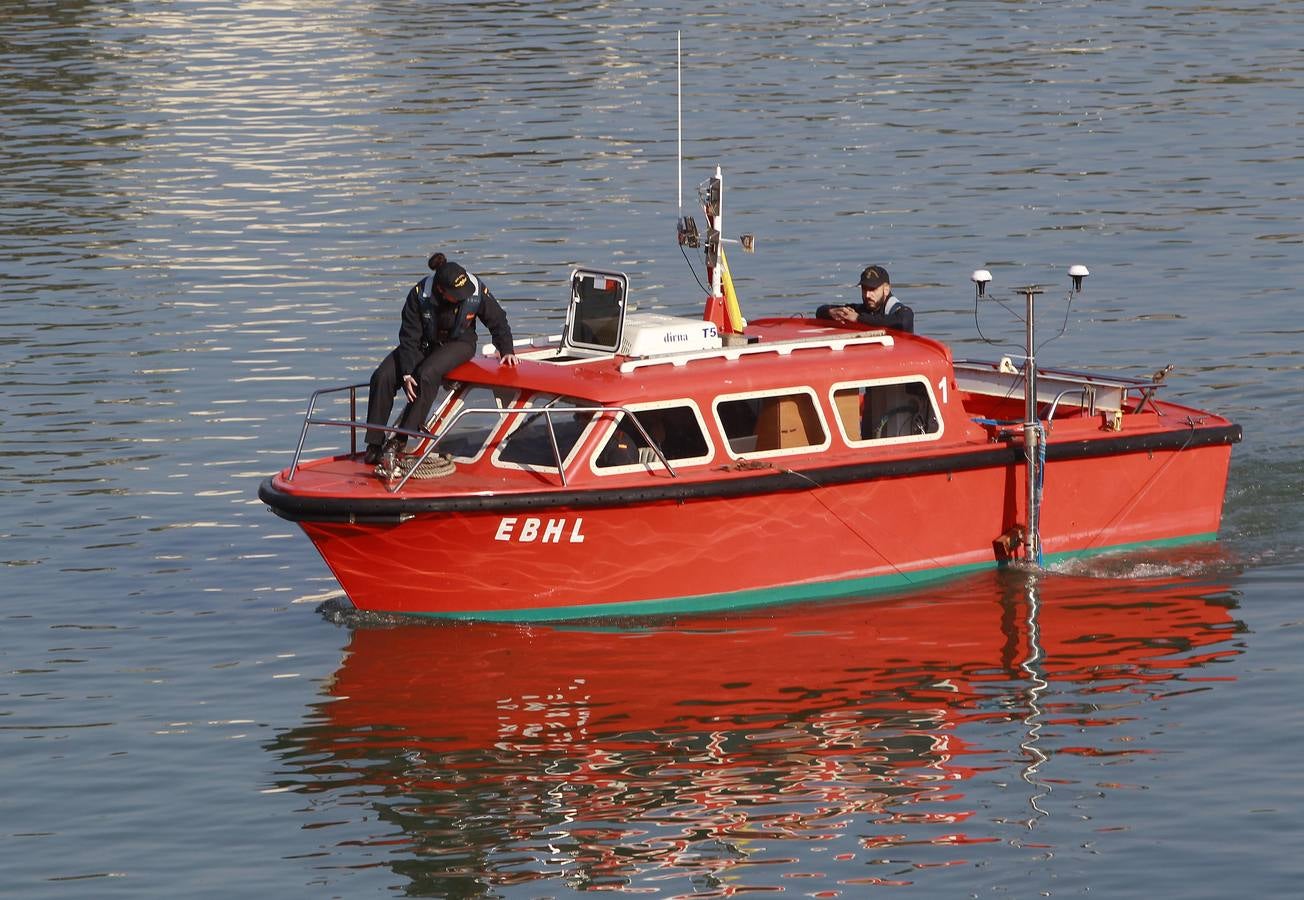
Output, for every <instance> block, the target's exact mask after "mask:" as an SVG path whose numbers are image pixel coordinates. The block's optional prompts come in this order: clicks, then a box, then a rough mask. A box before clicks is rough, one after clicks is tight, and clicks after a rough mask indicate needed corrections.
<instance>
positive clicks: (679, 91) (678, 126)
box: [675, 31, 684, 216]
mask: <svg viewBox="0 0 1304 900" xmlns="http://www.w3.org/2000/svg"><path fill="white" fill-rule="evenodd" d="M679 39H680V32H678V31H676V32H675V134H676V141H677V144H676V148H675V158H676V160H677V161H678V170H679V197H678V199H679V205H678V206H677V207H676V209H678V210H679V215H680V216H682V215H683V214H684V62H683V56H682V51H681V49H680V44H679Z"/></svg>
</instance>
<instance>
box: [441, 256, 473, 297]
mask: <svg viewBox="0 0 1304 900" xmlns="http://www.w3.org/2000/svg"><path fill="white" fill-rule="evenodd" d="M435 284H436V285H438V286H439V289H440V290H441V291H443V293H444V295H445V296H447V297H450V298H452V299H453V300H455V301H457V302H458V303H461V302H462V301H463V300H465V299H466V298H467V297H470V296H471V295H472V294H474V293H475V282H473V281H472V280H471V276H470V275H468V274H466V269H463V268H462V267H461V266H459V265H458V264H457V263H455V262H446V263H444V264H443V265H442V266H440V267H439V268H438V269H436V270H435Z"/></svg>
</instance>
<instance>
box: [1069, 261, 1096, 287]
mask: <svg viewBox="0 0 1304 900" xmlns="http://www.w3.org/2000/svg"><path fill="white" fill-rule="evenodd" d="M1090 274H1091V273H1090V272H1088V271H1087V267H1086V266H1069V277H1070V278H1072V279H1073V290H1075V291H1080V290H1082V279H1084V278H1086V277H1087V276H1088V275H1090Z"/></svg>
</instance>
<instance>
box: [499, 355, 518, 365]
mask: <svg viewBox="0 0 1304 900" xmlns="http://www.w3.org/2000/svg"><path fill="white" fill-rule="evenodd" d="M518 362H520V360H518V359H517V358H516V354H515V353H508V354H507V355H506V356H504V357H503V358H502V359H500V360H498V364H499V365H500V366H514V365H516V364H517V363H518Z"/></svg>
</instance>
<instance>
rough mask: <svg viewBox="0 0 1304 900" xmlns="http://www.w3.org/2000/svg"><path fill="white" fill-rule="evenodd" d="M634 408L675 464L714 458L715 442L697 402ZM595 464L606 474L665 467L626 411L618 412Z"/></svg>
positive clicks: (647, 430) (699, 461) (595, 467)
mask: <svg viewBox="0 0 1304 900" xmlns="http://www.w3.org/2000/svg"><path fill="white" fill-rule="evenodd" d="M630 412H631V413H632V415H633V417H634V418H635V419H637V420H638V424H639V425H642V426H643V430H644V431H646V432H647V434H648V437H650V438H651V439H652V440H653V441H655V442H656V445H657V446H658V447H660V448H661V452H662V453H663V454H665V457H666V459H667V460H669V461H670V464H671V465H672V466H673V465H675V464H677V463H678V464H684V465H692V464H694V463H703V462H708V461H710V459H711V445H710V444H709V443H708V442H707V439H706V429H705V427H704V426H703V424H702V417H701V414H700V413H698V411H697V407H696V406H694V405H693V404H691V403H688V402H683V403H676V404H671V405H667V406H658V407H642V408H639V409H631V410H630ZM593 467H594V469H595V470H599V471H600V474H604V475H610V474H615V473H617V472H637V471H651V470H653V469H659V468H662V466H661V461H660V460H659V459H657V455H656V452H655V451H654V450H653V449H652V447H651V446H650V445H649V444H648V442H647V440H646V439H644V437H643V435H642V434H641V433H640V432H639V430H638V428H636V427H635V426H634V424H633V423H632V422H630V421H629V420H628V419H627V418H626V417H625V416H624V415H617V417H616V427H615V428H614V429H612V432H611V434H610V435H609V436H608V438H607V440H606V443H604V444H603V445H602V449H601V450H599V451H598V455H597V456H596V457H595V458H594V460H593Z"/></svg>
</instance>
